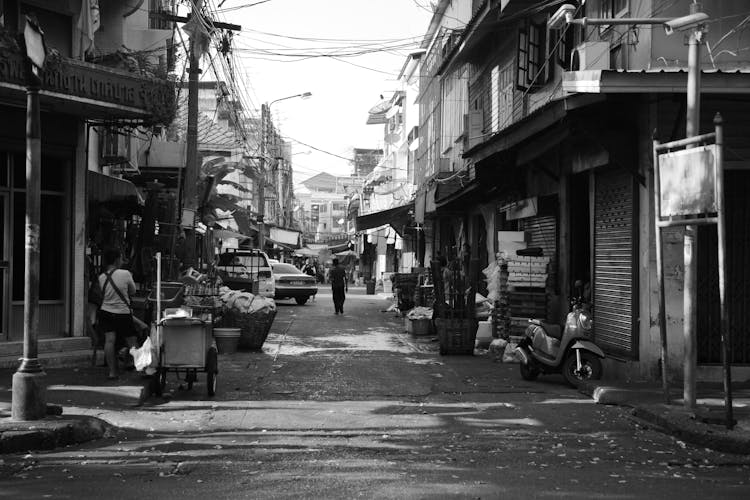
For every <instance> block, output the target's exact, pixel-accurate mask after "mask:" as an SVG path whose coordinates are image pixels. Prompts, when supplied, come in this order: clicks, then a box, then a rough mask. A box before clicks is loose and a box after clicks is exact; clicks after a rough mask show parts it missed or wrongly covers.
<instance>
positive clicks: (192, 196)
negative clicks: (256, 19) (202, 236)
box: [156, 0, 242, 265]
mask: <svg viewBox="0 0 750 500" xmlns="http://www.w3.org/2000/svg"><path fill="white" fill-rule="evenodd" d="M192 4H193V11H192V13H191V14H190V16H189V17H184V16H176V15H173V14H167V13H165V12H160V13H158V14H156V15H157V16H159V17H160V18H162V19H166V20H168V21H172V22H179V23H188V22H190V20H191V19H200V17H201V16H202V14H201V9H202V8H203V0H193V2H192ZM203 21H204V22H205V23H206V24H208V26H210V27H213V28H220V29H225V30H230V31H241V30H242V26H240V25H237V24H230V23H222V22H216V21H214V20H212V19H210V18H204V19H203ZM199 24H200V23H196V25H195V27H194V30H193V32H192V33H191V36H190V46H189V50H188V58H189V61H190V65H189V67H188V123H187V135H186V138H185V140H186V142H187V144H186V152H185V175H184V176H183V177H182V181H183V182H182V185H181V186H177V189H178V190H179V192H180V194H179V196H178V201H179V203H180V204H181V206H182V207H183V209H184V210H183V211H182V222H185V219H186V218H189V217H190V216H191V215H192V217H193V219H192V220H190V221H187V222H188V224H187V226H188V228H189V229H190V230H189V231H188V232H187V234H186V235H185V236H186V237H185V245H186V247H187V248H186V250H187V257H186V259H187V260H188V261H189V265H193V264H195V228H194V222H193V221H194V219H195V213H196V211H197V209H198V200H197V198H196V195H197V193H196V188H197V184H198V176H199V165H198V75H200V74H201V69H200V58H201V51H200V50H199V47H198V43H199V42H200V35H199V32H200V28H199V26H198V25H199ZM208 35H209V36H210V33H209V34H208Z"/></svg>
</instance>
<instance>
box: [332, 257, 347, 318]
mask: <svg viewBox="0 0 750 500" xmlns="http://www.w3.org/2000/svg"><path fill="white" fill-rule="evenodd" d="M329 277H330V279H331V290H332V292H333V307H334V308H335V310H336V312H335V313H334V314H339V313H341V314H344V300H345V299H346V293H345V292H348V291H349V284H348V283H347V282H346V269H344V266H342V265H339V259H333V269H331V272H330V275H329Z"/></svg>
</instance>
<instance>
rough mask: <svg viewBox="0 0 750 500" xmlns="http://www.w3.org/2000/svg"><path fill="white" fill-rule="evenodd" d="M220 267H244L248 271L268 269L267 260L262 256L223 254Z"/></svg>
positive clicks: (220, 258)
mask: <svg viewBox="0 0 750 500" xmlns="http://www.w3.org/2000/svg"><path fill="white" fill-rule="evenodd" d="M219 265H220V266H242V267H246V268H247V269H258V268H259V267H268V262H266V258H265V257H264V256H262V255H236V254H234V253H225V254H221V256H220V257H219Z"/></svg>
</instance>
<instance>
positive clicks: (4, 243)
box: [0, 172, 10, 341]
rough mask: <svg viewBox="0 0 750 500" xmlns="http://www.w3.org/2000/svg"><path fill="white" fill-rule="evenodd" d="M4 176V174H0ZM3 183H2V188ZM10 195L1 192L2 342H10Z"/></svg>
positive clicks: (0, 325)
mask: <svg viewBox="0 0 750 500" xmlns="http://www.w3.org/2000/svg"><path fill="white" fill-rule="evenodd" d="M0 175H2V172H0ZM1 185H2V183H0V186H1ZM8 216H9V215H8V193H7V192H2V191H0V228H1V229H0V341H5V340H8V301H7V300H5V299H6V298H7V297H8V283H9V274H10V257H9V255H8V254H9V250H8V245H9V242H10V234H9V233H10V221H9V220H8Z"/></svg>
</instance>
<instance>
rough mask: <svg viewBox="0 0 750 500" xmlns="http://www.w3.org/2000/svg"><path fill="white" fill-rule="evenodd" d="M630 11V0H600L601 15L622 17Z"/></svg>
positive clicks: (601, 16)
mask: <svg viewBox="0 0 750 500" xmlns="http://www.w3.org/2000/svg"><path fill="white" fill-rule="evenodd" d="M627 12H628V0H600V2H599V17H600V18H603V19H606V18H610V17H621V16H623V15H624V14H626V13H627Z"/></svg>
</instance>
